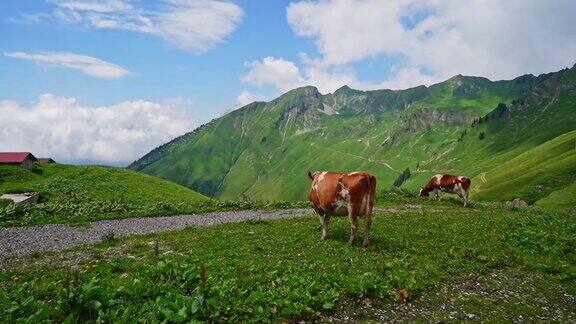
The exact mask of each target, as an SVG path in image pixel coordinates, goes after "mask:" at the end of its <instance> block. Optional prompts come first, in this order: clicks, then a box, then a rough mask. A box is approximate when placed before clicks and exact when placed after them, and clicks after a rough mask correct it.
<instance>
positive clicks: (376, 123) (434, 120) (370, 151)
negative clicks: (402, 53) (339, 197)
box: [130, 68, 576, 199]
mask: <svg viewBox="0 0 576 324" xmlns="http://www.w3.org/2000/svg"><path fill="white" fill-rule="evenodd" d="M575 75H576V69H575V68H572V69H565V70H562V71H559V72H556V73H550V74H545V75H541V76H538V77H535V76H532V75H525V76H521V77H518V78H516V79H514V80H508V81H496V82H493V81H490V80H488V79H485V78H479V77H467V76H461V75H458V76H455V77H453V78H451V79H449V80H447V81H445V82H442V83H439V84H436V85H433V86H430V87H425V86H420V87H416V88H411V89H407V90H399V91H393V90H375V91H358V90H353V89H351V88H349V87H346V86H345V87H342V88H340V89H338V90H337V91H335V92H334V93H332V94H328V95H322V94H320V93H319V92H318V90H317V89H316V88H314V87H303V88H298V89H294V90H292V91H289V92H288V93H286V94H284V95H282V96H280V97H279V98H277V99H275V100H273V101H270V102H266V103H264V102H256V103H252V104H250V105H247V106H245V107H243V108H241V109H239V110H236V111H234V112H232V113H229V114H227V115H225V116H223V117H221V118H218V119H216V120H214V121H212V122H210V123H208V124H206V125H203V126H202V127H200V128H198V129H197V130H195V131H194V132H191V133H188V134H186V135H184V136H182V137H179V138H177V139H175V140H173V141H171V142H170V143H167V144H165V145H163V146H161V147H159V148H157V149H155V150H153V151H152V152H150V153H149V154H147V155H145V156H144V157H142V158H141V159H139V160H138V161H136V162H134V163H133V164H132V165H131V166H130V168H132V169H135V170H141V171H144V172H146V173H150V174H154V175H159V176H162V177H165V178H166V179H169V180H172V181H175V182H177V183H179V184H182V185H184V186H187V187H189V188H193V189H195V190H197V191H199V192H201V193H203V194H205V195H208V196H213V197H222V198H229V199H234V198H237V197H242V196H249V197H253V198H259V199H305V197H306V195H307V191H308V186H309V182H308V180H307V178H306V171H308V170H342V171H349V170H366V171H369V172H372V173H374V174H376V176H377V177H378V180H379V187H380V188H381V189H382V188H387V187H389V186H390V185H391V184H392V183H393V182H394V180H395V178H396V177H397V176H398V175H399V174H400V173H401V172H402V171H403V170H404V169H406V168H410V170H411V173H412V177H411V178H410V179H409V180H408V181H407V182H406V183H405V184H404V186H406V187H407V188H411V189H416V188H419V187H420V186H422V184H423V183H424V182H425V181H426V180H427V179H428V177H430V176H432V175H433V174H436V173H439V172H445V173H457V174H466V175H469V176H472V177H474V176H477V175H479V174H480V173H482V172H488V171H490V170H492V169H494V168H495V167H497V166H499V165H502V164H503V163H505V162H507V161H509V160H510V159H512V158H514V157H516V156H518V155H520V154H522V153H523V152H525V151H527V150H530V149H532V148H535V147H537V146H538V145H540V144H543V143H544V142H547V141H549V140H552V139H553V138H555V137H557V136H560V135H562V134H564V133H566V132H568V131H572V130H574V129H575V128H576V120H575V118H576V111H575V109H574V107H575V101H576V94H575V84H576V77H575ZM481 134H482V135H481ZM478 197H479V198H480V196H478ZM492 198H494V199H497V198H498V197H492Z"/></svg>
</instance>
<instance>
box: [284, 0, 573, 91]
mask: <svg viewBox="0 0 576 324" xmlns="http://www.w3.org/2000/svg"><path fill="white" fill-rule="evenodd" d="M574 12H576V2H574V1H572V0H556V1H526V0H473V1H460V0H434V1H424V0H391V1H381V0H363V1H357V0H317V1H298V2H294V3H291V4H290V5H289V6H288V8H287V20H288V22H289V24H290V26H291V27H292V29H293V30H294V32H295V33H296V35H298V36H302V37H308V38H312V39H313V40H314V41H315V45H316V49H317V50H318V52H319V54H320V55H321V60H322V62H323V64H325V65H335V66H338V65H340V66H342V65H347V64H351V63H354V62H358V61H361V60H365V59H368V58H372V57H386V58H387V59H390V60H392V61H394V62H396V66H395V70H394V71H392V72H393V73H392V74H393V75H392V77H391V78H390V79H389V80H388V81H387V82H384V83H383V84H384V85H390V86H395V87H407V86H415V85H418V84H419V83H422V82H435V81H439V80H443V79H446V78H448V77H450V76H452V75H455V74H459V73H462V74H466V75H480V76H486V77H488V78H491V79H509V78H513V77H516V76H518V75H521V74H524V73H533V74H539V73H543V72H548V71H555V70H558V69H561V68H563V67H566V66H571V65H572V64H574V59H575V57H576V28H574V22H573V15H574ZM407 22H410V23H407ZM423 71H426V73H423ZM383 74H384V73H383Z"/></svg>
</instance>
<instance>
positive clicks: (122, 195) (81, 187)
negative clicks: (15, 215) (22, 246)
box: [0, 164, 208, 203]
mask: <svg viewBox="0 0 576 324" xmlns="http://www.w3.org/2000/svg"><path fill="white" fill-rule="evenodd" d="M34 171H35V172H32V171H28V170H25V169H22V168H20V167H16V166H0V193H6V192H22V191H39V192H40V193H41V196H42V199H43V201H46V202H64V203H65V202H70V201H94V200H96V201H115V200H119V199H121V200H123V201H125V202H127V203H149V202H155V201H167V202H179V201H205V200H208V198H207V197H205V196H203V195H201V194H199V193H197V192H194V191H192V190H190V189H188V188H185V187H182V186H180V185H177V184H174V183H172V182H169V181H166V180H163V179H160V178H157V177H153V176H149V175H146V174H142V173H139V172H134V171H131V170H125V169H119V168H112V167H101V166H73V165H63V164H48V165H44V166H40V167H38V168H36V169H35V170H34Z"/></svg>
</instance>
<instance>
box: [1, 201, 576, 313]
mask: <svg viewBox="0 0 576 324" xmlns="http://www.w3.org/2000/svg"><path fill="white" fill-rule="evenodd" d="M574 217H575V216H574V215H569V214H562V213H552V212H543V211H538V210H530V209H529V210H512V209H502V208H486V209H479V210H478V209H477V210H474V209H462V208H443V209H441V210H438V211H432V209H430V210H428V211H424V212H421V211H409V210H408V211H398V212H390V213H386V214H377V215H375V223H374V226H373V237H372V245H371V247H369V248H367V249H363V248H361V247H360V246H359V244H360V240H357V242H356V244H355V245H353V246H349V245H347V244H346V243H345V242H346V241H347V236H348V233H349V225H348V222H347V220H346V219H345V218H336V219H335V220H334V222H333V223H332V224H331V233H330V237H329V239H328V240H325V241H321V240H320V239H319V236H320V231H319V225H318V220H317V218H316V217H306V218H301V219H290V220H281V221H273V222H268V221H252V222H246V223H240V224H226V225H220V226H214V227H208V228H202V229H195V228H191V229H187V230H183V231H178V232H170V233H164V234H158V235H150V236H141V237H132V238H128V239H123V240H109V241H108V242H106V243H102V244H100V245H99V246H96V247H87V248H82V249H80V251H81V252H83V253H85V254H87V255H88V257H87V258H86V259H84V260H83V261H80V262H78V263H77V265H76V266H74V267H72V268H71V267H69V266H66V267H59V266H58V260H59V259H58V258H59V257H61V258H65V257H66V254H58V255H52V256H50V255H48V256H47V258H49V259H50V258H53V260H52V261H50V262H44V263H42V262H40V261H41V260H42V256H39V257H38V258H39V259H38V260H37V261H38V262H39V263H38V264H40V265H37V266H35V265H29V266H25V267H23V268H18V267H16V268H13V269H9V270H6V271H2V272H1V273H0V287H1V289H0V307H1V308H2V309H3V311H2V312H1V313H0V320H2V321H3V322H14V321H16V320H19V319H20V320H24V319H26V320H28V321H33V322H38V321H42V320H46V319H50V320H55V321H63V320H70V321H87V320H88V321H122V322H126V321H133V320H144V321H189V320H193V319H195V320H204V321H233V322H237V321H246V320H249V321H269V320H273V321H278V320H281V319H283V320H297V319H314V318H317V317H318V316H320V315H322V313H323V312H326V311H328V310H330V309H334V308H337V307H346V305H347V303H348V302H349V301H359V300H363V299H364V298H371V299H375V300H380V301H382V302H384V303H387V302H390V301H392V300H394V299H396V298H397V295H396V293H395V292H394V289H395V288H398V289H408V290H409V291H411V292H412V293H413V294H415V295H420V294H426V292H428V291H430V290H433V289H434V287H436V286H438V285H439V284H441V283H446V282H450V281H452V280H456V279H458V278H461V276H463V275H467V274H476V275H482V274H483V273H486V272H487V271H489V270H491V269H514V268H521V269H524V270H525V271H531V272H536V273H542V274H544V275H547V276H551V277H553V278H555V279H554V280H561V281H562V282H563V283H564V284H563V285H565V286H568V287H570V286H571V287H572V289H571V293H572V294H574V293H576V291H574V289H573V287H575V285H574V283H575V280H576V252H575V251H576V249H575V247H576V222H575V220H576V219H575V218H574ZM361 232H362V231H360V234H361ZM41 264H52V266H42V265H41ZM66 264H68V263H66ZM203 269H205V271H204V270H203ZM544 289H546V287H544ZM528 298H530V297H528ZM500 311H501V312H503V313H505V312H522V309H520V310H518V309H512V308H507V307H506V306H503V309H500Z"/></svg>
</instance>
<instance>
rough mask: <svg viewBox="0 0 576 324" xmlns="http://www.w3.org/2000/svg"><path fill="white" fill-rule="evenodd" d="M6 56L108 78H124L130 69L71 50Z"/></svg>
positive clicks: (16, 53) (7, 54) (6, 54)
mask: <svg viewBox="0 0 576 324" xmlns="http://www.w3.org/2000/svg"><path fill="white" fill-rule="evenodd" d="M4 55H5V56H8V57H12V58H18V59H23V60H29V61H33V62H35V63H37V64H39V65H41V66H48V67H65V68H70V69H74V70H79V71H82V73H84V74H87V75H90V76H93V77H98V78H106V79H117V78H123V77H125V76H126V75H128V74H129V72H128V70H126V69H124V68H122V67H120V66H118V65H116V64H112V63H110V62H106V61H103V60H101V59H97V58H95V57H92V56H86V55H80V54H74V53H69V52H35V53H23V52H15V53H4Z"/></svg>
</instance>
